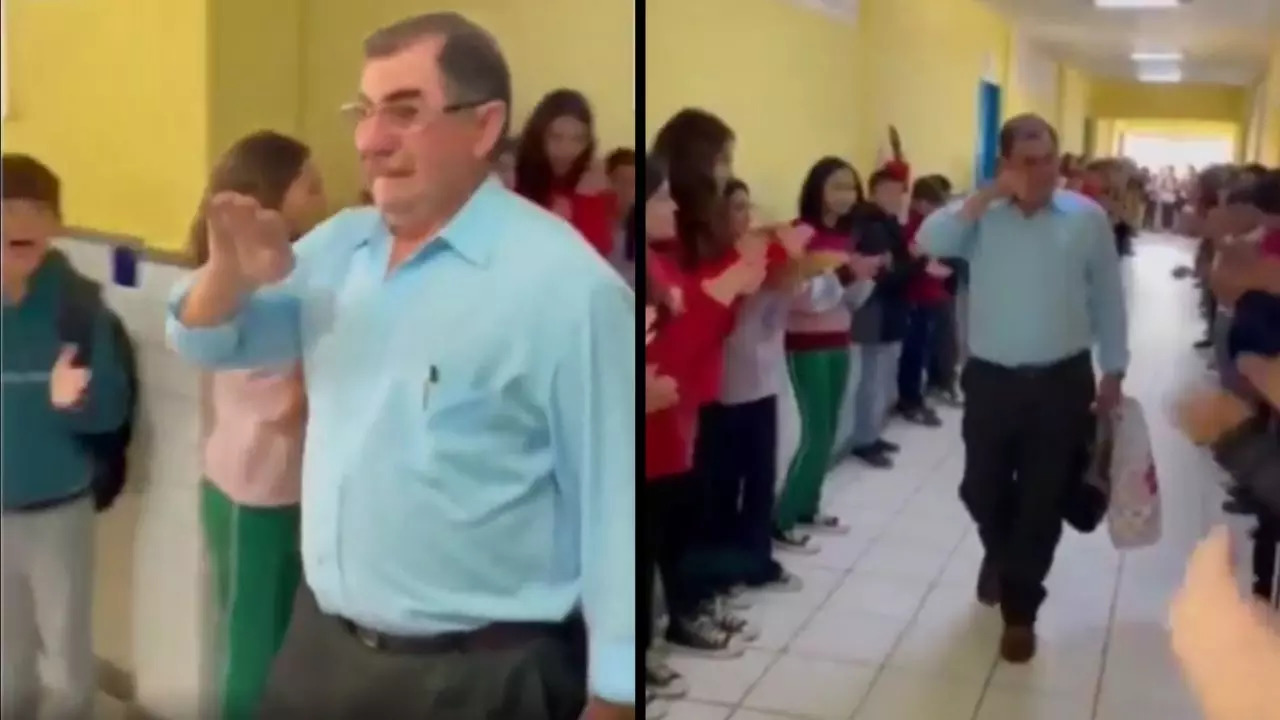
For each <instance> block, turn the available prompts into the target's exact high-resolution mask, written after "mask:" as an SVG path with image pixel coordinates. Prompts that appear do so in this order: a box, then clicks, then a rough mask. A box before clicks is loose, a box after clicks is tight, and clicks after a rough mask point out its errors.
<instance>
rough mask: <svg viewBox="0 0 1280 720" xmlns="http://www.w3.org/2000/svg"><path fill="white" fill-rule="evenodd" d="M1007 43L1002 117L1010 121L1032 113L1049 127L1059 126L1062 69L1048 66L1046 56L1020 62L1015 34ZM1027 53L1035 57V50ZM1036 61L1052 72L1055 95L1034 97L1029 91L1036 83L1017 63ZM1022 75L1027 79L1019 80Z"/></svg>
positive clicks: (1043, 93) (1010, 36) (1029, 72)
mask: <svg viewBox="0 0 1280 720" xmlns="http://www.w3.org/2000/svg"><path fill="white" fill-rule="evenodd" d="M1008 42H1009V48H1008V60H1007V67H1006V71H1005V82H1004V88H1005V92H1004V116H1005V117H1006V118H1011V117H1013V116H1014V115H1020V114H1023V113H1034V114H1036V115H1039V116H1040V117H1042V118H1044V119H1046V120H1048V121H1049V122H1051V123H1055V124H1056V123H1059V122H1060V121H1061V117H1062V112H1061V111H1062V88H1061V83H1062V78H1061V74H1062V73H1061V68H1062V66H1061V65H1060V64H1059V63H1056V62H1051V61H1050V60H1049V58H1048V57H1047V56H1041V57H1039V58H1034V57H1026V58H1020V57H1019V56H1018V55H1019V53H1018V49H1017V46H1018V44H1019V36H1018V32H1017V31H1016V30H1015V31H1013V32H1011V33H1010V34H1009V40H1008ZM1029 52H1030V53H1035V54H1039V52H1038V50H1035V49H1031V50H1030V51H1029ZM1037 59H1038V60H1040V61H1041V62H1044V63H1047V64H1048V66H1049V67H1051V68H1052V69H1053V72H1054V75H1055V77H1056V78H1057V80H1058V83H1059V88H1058V92H1056V93H1050V92H1040V93H1036V92H1032V91H1031V88H1032V87H1034V86H1035V85H1036V84H1037V83H1038V81H1037V79H1036V78H1035V77H1034V76H1031V70H1032V69H1031V68H1023V67H1020V66H1019V62H1020V61H1021V60H1026V61H1028V62H1034V61H1036V60H1037ZM1024 71H1026V72H1027V74H1028V77H1023V72H1024Z"/></svg>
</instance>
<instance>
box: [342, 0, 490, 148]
mask: <svg viewBox="0 0 1280 720" xmlns="http://www.w3.org/2000/svg"><path fill="white" fill-rule="evenodd" d="M432 37H438V38H441V39H443V41H444V43H443V46H442V47H441V49H440V57H439V64H440V73H441V75H443V76H444V82H445V95H446V97H447V98H448V101H449V102H450V103H451V104H459V103H482V102H489V101H493V100H497V101H501V102H502V103H503V104H505V105H506V108H507V119H506V120H505V122H504V124H503V127H502V134H503V136H505V135H506V134H507V131H508V129H509V125H510V123H511V69H510V68H508V67H507V60H506V58H505V57H503V56H502V49H501V48H500V47H498V41H497V40H495V39H494V37H493V35H492V34H490V33H489V31H488V30H485V29H484V28H482V27H480V26H479V25H477V24H475V23H474V22H472V21H470V20H468V19H467V18H465V17H463V16H462V15H460V14H459V13H456V12H435V13H426V14H423V15H415V16H413V17H410V18H405V19H404V20H400V21H398V22H395V23H392V24H391V25H388V26H386V27H383V28H380V29H378V30H375V31H373V33H372V34H370V35H369V37H367V38H365V41H364V56H365V58H385V57H389V56H391V55H395V54H397V53H400V52H403V51H404V50H406V49H408V48H409V47H412V46H413V45H416V44H417V43H419V42H422V41H423V40H426V39H427V38H432Z"/></svg>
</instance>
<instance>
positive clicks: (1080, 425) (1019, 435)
mask: <svg viewBox="0 0 1280 720" xmlns="http://www.w3.org/2000/svg"><path fill="white" fill-rule="evenodd" d="M961 383H962V384H963V390H964V394H965V411H964V421H963V429H962V433H963V436H964V445H965V469H964V479H963V480H962V481H961V484H960V499H961V501H962V502H963V503H964V505H965V507H966V508H967V509H968V511H969V514H970V516H971V517H972V518H973V520H974V522H975V523H976V524H977V526H978V534H979V536H980V537H981V539H982V544H983V546H984V547H985V549H986V552H987V558H988V561H989V562H991V563H994V564H995V567H997V568H999V570H1000V573H1001V609H1002V612H1003V614H1004V619H1005V622H1006V623H1008V624H1011V625H1031V624H1034V623H1035V619H1036V613H1037V612H1038V611H1039V608H1040V605H1041V603H1043V602H1044V597H1045V589H1044V580H1045V578H1046V577H1048V575H1049V569H1050V567H1051V566H1052V564H1053V556H1054V552H1055V551H1056V549H1057V546H1058V541H1059V540H1060V539H1061V537H1062V522H1063V521H1062V511H1063V507H1064V504H1065V503H1064V501H1065V498H1066V497H1067V493H1068V492H1069V491H1070V490H1071V489H1072V486H1073V484H1075V483H1080V482H1082V481H1083V478H1082V476H1081V473H1080V467H1081V463H1080V457H1081V453H1082V452H1083V451H1084V448H1085V447H1087V445H1088V443H1089V442H1091V441H1092V438H1093V434H1094V431H1095V423H1094V420H1093V409H1092V406H1093V401H1094V397H1095V392H1096V389H1095V385H1094V375H1093V362H1092V359H1091V358H1090V356H1089V353H1088V352H1084V353H1081V354H1080V355H1077V356H1074V357H1072V358H1070V359H1067V360H1063V361H1061V362H1058V363H1055V364H1053V365H1048V366H1045V367H1036V368H1008V367H1003V366H1000V365H996V364H993V363H989V362H986V361H983V360H979V359H977V358H973V359H970V361H969V362H968V364H966V365H965V369H964V373H963V374H962V377H961Z"/></svg>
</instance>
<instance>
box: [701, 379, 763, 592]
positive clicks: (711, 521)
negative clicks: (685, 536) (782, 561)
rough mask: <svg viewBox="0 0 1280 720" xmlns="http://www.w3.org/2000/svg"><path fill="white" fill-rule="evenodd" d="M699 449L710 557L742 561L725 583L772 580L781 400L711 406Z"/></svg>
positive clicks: (703, 517)
mask: <svg viewBox="0 0 1280 720" xmlns="http://www.w3.org/2000/svg"><path fill="white" fill-rule="evenodd" d="M697 449H698V457H697V460H696V464H697V467H698V474H699V476H700V477H699V485H700V486H701V488H702V491H703V494H704V504H703V516H702V527H703V528H704V529H705V533H706V535H705V536H704V538H705V539H706V541H707V545H708V547H709V548H710V549H711V550H712V552H719V553H720V554H722V555H729V556H733V555H737V556H740V557H741V558H742V559H743V563H742V565H741V566H740V567H738V568H732V567H730V568H728V569H729V572H728V573H726V574H727V575H730V576H731V577H728V578H726V579H727V580H731V581H735V582H734V584H736V583H737V582H743V583H747V584H751V585H756V584H759V583H762V582H766V581H768V580H770V579H772V577H771V574H772V568H773V539H772V537H771V528H772V527H773V504H774V492H775V481H776V479H777V474H778V400H777V397H776V396H773V395H770V396H769V397H767V398H761V399H760V400H756V401H753V402H749V403H741V404H738V405H719V404H716V405H710V406H708V407H707V408H706V410H705V411H704V412H703V414H702V423H701V425H699V427H698V448H697ZM727 559H728V560H729V563H728V564H730V565H736V564H737V563H734V562H732V557H730V558H727ZM735 569H737V570H740V572H733V570H735ZM735 575H736V577H732V576H735Z"/></svg>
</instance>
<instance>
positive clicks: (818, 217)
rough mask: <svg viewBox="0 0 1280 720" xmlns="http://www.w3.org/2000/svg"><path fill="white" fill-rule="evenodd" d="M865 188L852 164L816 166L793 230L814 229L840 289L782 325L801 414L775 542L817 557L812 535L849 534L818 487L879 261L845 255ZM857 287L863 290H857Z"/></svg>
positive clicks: (817, 258) (814, 244) (801, 304)
mask: <svg viewBox="0 0 1280 720" xmlns="http://www.w3.org/2000/svg"><path fill="white" fill-rule="evenodd" d="M862 198H863V194H862V183H861V181H860V179H859V177H858V174H857V172H856V171H855V170H854V169H853V166H851V165H849V163H847V162H845V161H843V160H841V159H839V158H835V157H826V158H823V159H821V160H819V161H818V162H817V163H816V164H815V165H814V166H813V167H812V168H811V169H810V170H809V173H808V175H807V176H806V177H805V181H804V185H803V187H802V188H801V191H800V203H799V204H800V208H799V211H800V213H799V217H798V218H797V219H796V223H797V224H800V225H803V226H806V227H808V228H811V229H812V231H813V233H814V235H813V238H812V239H811V240H810V241H809V245H808V248H807V253H808V259H809V261H810V262H811V263H813V264H814V265H815V266H816V269H819V270H823V271H830V272H831V273H833V275H834V276H835V277H836V279H837V280H838V281H839V286H840V288H841V294H840V295H839V296H837V301H836V302H822V301H819V300H817V299H816V298H814V297H812V296H803V295H802V296H800V297H799V298H797V299H796V300H795V301H794V303H793V305H792V307H791V312H790V315H789V317H788V318H787V331H786V338H785V341H786V349H787V371H788V373H789V375H790V378H791V386H792V388H793V390H794V392H795V397H796V404H797V406H798V408H799V411H800V448H799V450H798V451H797V452H796V454H795V457H793V458H792V460H791V464H790V466H789V468H788V470H787V477H786V481H785V483H784V485H783V488H782V493H781V494H780V496H779V497H778V505H777V508H776V510H775V514H774V523H775V525H774V542H775V543H776V544H777V546H778V547H779V548H781V549H784V550H788V551H792V552H800V553H813V552H817V546H816V545H814V544H813V543H812V542H811V539H810V535H809V534H808V533H806V532H801V528H803V529H805V530H808V531H811V532H820V533H821V532H825V533H840V532H846V531H847V529H848V528H847V527H845V526H844V525H842V524H841V523H840V521H839V519H837V518H836V517H834V516H831V515H827V514H825V513H823V512H821V509H820V506H821V499H822V486H823V483H824V482H825V480H826V476H827V470H828V469H829V468H830V465H831V457H832V452H833V449H834V444H835V435H836V421H837V418H838V414H839V408H840V403H841V400H842V398H843V397H844V394H845V384H846V383H847V382H848V379H849V351H850V343H851V335H850V333H849V330H850V324H851V321H852V315H851V312H850V307H849V305H850V304H855V305H856V304H857V303H859V302H861V301H862V300H865V298H866V296H867V294H869V292H870V290H871V286H870V284H869V282H867V279H868V278H869V277H871V275H873V274H874V273H875V271H876V269H877V268H878V267H879V266H878V264H877V263H878V261H876V260H874V259H871V258H863V257H861V256H855V255H851V254H850V246H851V244H852V243H851V234H852V212H853V210H854V208H855V207H857V206H858V205H859V204H860V203H861V202H862ZM860 281H862V282H860Z"/></svg>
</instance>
